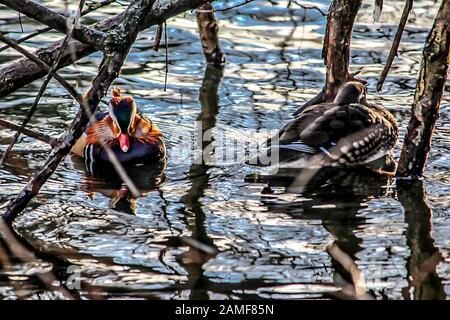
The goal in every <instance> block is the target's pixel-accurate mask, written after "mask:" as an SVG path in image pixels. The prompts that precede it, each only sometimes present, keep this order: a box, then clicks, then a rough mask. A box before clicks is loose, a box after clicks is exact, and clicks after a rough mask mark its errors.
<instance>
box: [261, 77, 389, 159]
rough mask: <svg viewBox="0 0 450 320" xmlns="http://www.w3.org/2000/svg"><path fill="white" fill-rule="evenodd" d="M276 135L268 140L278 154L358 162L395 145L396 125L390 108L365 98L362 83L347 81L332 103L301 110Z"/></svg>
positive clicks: (382, 153) (372, 157) (382, 152)
mask: <svg viewBox="0 0 450 320" xmlns="http://www.w3.org/2000/svg"><path fill="white" fill-rule="evenodd" d="M277 137H278V141H276V138H277ZM277 137H274V138H272V139H271V140H270V141H269V142H268V143H269V144H270V145H271V146H272V147H278V148H279V151H280V154H281V153H283V152H285V151H288V153H289V152H290V153H292V152H296V153H297V154H298V153H302V154H309V155H315V156H316V157H315V159H318V161H319V162H320V164H329V165H344V166H347V165H360V164H365V163H368V162H371V161H373V160H376V159H379V158H381V157H383V156H384V155H386V154H387V153H388V152H389V151H390V150H391V149H392V148H393V147H394V145H395V142H396V141H397V137H398V126H397V121H396V120H395V117H394V116H393V115H392V114H391V113H390V112H389V111H387V110H386V109H384V108H383V107H381V106H377V105H369V104H368V103H367V102H366V88H365V86H364V85H363V84H362V83H360V82H356V81H350V82H347V83H345V84H343V85H342V86H341V87H340V88H339V90H338V93H337V95H336V98H335V99H334V101H333V102H332V103H321V104H317V105H313V106H310V107H307V108H306V109H304V110H301V111H300V113H298V115H297V117H296V118H295V119H294V120H293V121H291V122H290V123H288V124H287V125H286V126H284V128H282V129H281V130H280V132H279V134H278V136H277ZM272 152H273V151H272Z"/></svg>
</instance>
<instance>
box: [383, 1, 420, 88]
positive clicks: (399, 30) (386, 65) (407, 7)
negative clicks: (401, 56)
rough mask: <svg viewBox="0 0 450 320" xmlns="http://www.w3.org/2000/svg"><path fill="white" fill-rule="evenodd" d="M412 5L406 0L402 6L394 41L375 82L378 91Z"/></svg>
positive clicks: (389, 66)
mask: <svg viewBox="0 0 450 320" xmlns="http://www.w3.org/2000/svg"><path fill="white" fill-rule="evenodd" d="M412 7H413V0H406V1H405V7H404V8H403V13H402V17H401V19H400V23H399V25H398V28H397V32H396V33H395V37H394V41H393V42H392V47H391V50H390V51H389V56H388V58H387V61H386V64H385V65H384V68H383V71H382V72H381V75H380V79H379V80H378V83H377V91H380V90H381V88H382V87H383V83H384V80H386V77H387V75H388V73H389V70H390V69H391V66H392V62H393V61H394V58H395V57H396V56H397V50H398V46H399V45H400V40H401V39H402V34H403V30H405V26H406V22H407V21H408V16H409V12H410V11H411V9H412Z"/></svg>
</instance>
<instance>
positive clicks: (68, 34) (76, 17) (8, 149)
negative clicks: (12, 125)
mask: <svg viewBox="0 0 450 320" xmlns="http://www.w3.org/2000/svg"><path fill="white" fill-rule="evenodd" d="M84 2H85V0H80V2H79V6H78V11H77V13H76V15H75V17H74V18H73V21H72V23H73V24H72V28H70V29H69V30H68V33H67V36H66V37H65V39H64V41H63V43H62V45H61V48H60V51H59V54H58V56H57V57H56V59H55V61H54V62H53V65H52V67H51V68H50V70H49V72H48V74H47V78H46V79H45V80H44V82H43V83H42V85H41V87H40V89H39V92H38V94H37V96H36V98H35V100H34V102H33V105H32V106H31V108H30V110H29V111H28V114H27V116H26V117H25V119H24V120H23V122H22V125H21V128H19V130H17V131H16V133H15V134H14V136H13V139H12V141H11V143H10V144H9V146H8V148H6V151H5V152H4V153H3V156H2V157H1V159H0V166H1V165H3V162H4V161H5V159H6V158H7V157H8V154H9V153H10V152H11V150H12V148H13V147H14V144H15V143H16V142H17V140H18V139H19V136H20V134H21V133H22V130H23V128H25V127H26V125H27V124H28V122H29V121H30V119H31V117H32V116H33V114H34V112H35V111H36V108H37V105H38V103H39V100H40V99H41V97H42V95H43V94H44V91H45V89H46V88H47V85H48V84H49V82H50V80H51V79H52V78H53V73H54V72H55V71H56V70H55V69H56V66H57V65H58V63H59V59H60V58H61V55H62V52H63V51H64V50H65V48H66V46H67V43H68V42H69V39H70V37H71V35H72V32H73V31H74V29H75V28H74V26H75V25H76V24H77V23H78V20H79V18H80V13H81V10H82V9H83V6H84Z"/></svg>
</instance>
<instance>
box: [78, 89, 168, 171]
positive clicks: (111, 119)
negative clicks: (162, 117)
mask: <svg viewBox="0 0 450 320" xmlns="http://www.w3.org/2000/svg"><path fill="white" fill-rule="evenodd" d="M96 118H97V121H96V122H95V123H93V124H92V125H89V126H88V127H87V128H86V130H85V132H84V134H83V135H82V136H81V137H80V139H78V141H77V142H76V144H75V146H74V147H73V149H72V152H73V153H75V154H76V155H78V156H80V157H83V158H84V159H85V163H86V164H87V167H88V168H89V167H90V164H92V163H94V162H110V160H109V157H108V154H107V152H106V150H105V148H104V147H103V144H106V145H108V146H109V147H110V148H111V150H112V151H113V153H114V154H115V156H116V158H117V159H118V160H119V162H120V163H122V164H131V165H135V164H144V163H151V162H156V161H159V160H163V159H165V156H166V147H165V145H164V140H163V136H162V133H161V131H160V130H159V129H158V127H157V126H156V125H155V124H154V123H153V122H152V121H151V120H149V119H147V118H146V117H145V116H143V115H142V114H140V113H139V111H138V109H137V106H136V102H135V101H134V99H133V97H131V96H121V95H120V89H119V88H117V87H116V88H114V89H113V91H112V98H111V100H110V102H109V110H108V111H107V112H103V113H100V114H98V115H96Z"/></svg>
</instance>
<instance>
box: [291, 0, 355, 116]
mask: <svg viewBox="0 0 450 320" xmlns="http://www.w3.org/2000/svg"><path fill="white" fill-rule="evenodd" d="M361 2H362V0H355V1H353V0H333V2H332V3H331V6H330V9H329V10H328V19H327V27H326V32H325V38H324V43H323V50H322V58H323V59H324V62H325V65H326V67H327V70H326V83H325V86H324V88H323V89H322V91H321V92H320V93H319V94H318V95H317V96H315V97H314V98H312V99H311V100H310V101H308V102H306V103H305V104H304V105H303V106H301V107H300V108H299V109H298V110H297V111H296V112H295V113H294V116H296V115H298V114H299V113H301V111H303V110H304V109H305V108H306V107H307V106H310V105H313V104H317V103H321V102H329V101H333V100H334V97H335V96H336V94H337V91H338V89H339V87H340V86H341V85H342V84H343V83H345V82H346V81H349V80H359V79H355V78H354V77H353V75H351V74H350V73H349V60H350V42H351V37H352V29H353V24H354V23H355V18H356V14H357V13H358V11H359V8H360V6H361Z"/></svg>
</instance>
